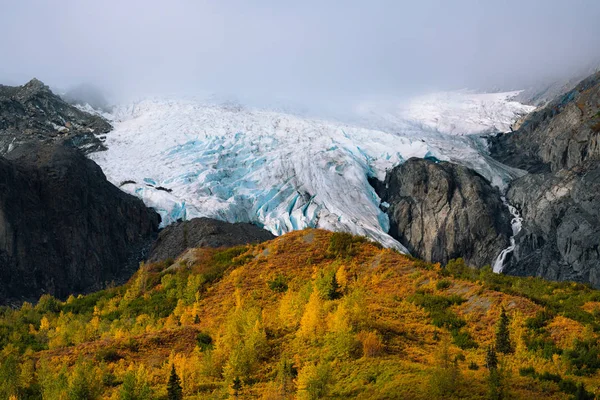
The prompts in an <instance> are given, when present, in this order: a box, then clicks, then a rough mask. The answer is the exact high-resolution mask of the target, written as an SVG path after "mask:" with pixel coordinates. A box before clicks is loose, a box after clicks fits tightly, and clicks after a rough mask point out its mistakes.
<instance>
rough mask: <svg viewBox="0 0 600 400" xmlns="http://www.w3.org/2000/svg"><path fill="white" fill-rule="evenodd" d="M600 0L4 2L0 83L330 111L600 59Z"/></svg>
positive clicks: (509, 84) (515, 81)
mask: <svg viewBox="0 0 600 400" xmlns="http://www.w3.org/2000/svg"><path fill="white" fill-rule="evenodd" d="M599 19H600V2H598V1H596V0H571V1H568V2H567V1H564V0H546V1H543V0H538V1H533V0H519V1H517V0H505V1H502V2H499V1H487V0H486V1H484V0H481V1H475V0H455V1H441V0H437V1H436V0H421V1H400V0H395V1H392V0H371V1H366V0H365V1H358V0H347V1H327V0H321V1H316V0H304V1H284V0H279V1H277V0H254V1H242V0H221V1H217V0H214V1H202V0H197V1H193V0H189V1H185V0H171V1H158V0H144V1H141V0H129V1H122V0H119V1H117V0H103V1H100V0H94V1H89V0H56V1H49V0H48V1H41V0H38V1H35V0H23V1H9V0H2V5H1V12H0V55H1V56H0V81H1V82H3V83H10V84H14V83H23V82H24V81H27V80H28V79H29V78H31V77H32V76H36V77H38V78H40V79H42V80H43V81H45V82H46V83H48V84H50V85H54V86H61V87H67V86H69V85H73V84H77V83H81V82H92V83H94V84H96V85H99V86H102V87H105V88H107V89H108V90H109V91H110V92H112V93H113V94H115V95H117V96H134V95H136V96H137V95H143V94H149V93H172V92H181V91H185V92H188V93H194V92H200V91H202V92H219V93H226V94H235V95H238V96H240V97H246V98H256V99H268V98H284V99H290V100H294V101H298V102H304V103H309V102H336V101H344V100H347V99H350V98H352V99H355V98H363V97H368V96H379V95H388V96H389V95H392V96H405V95H411V94H414V93H418V92H423V91H427V90H432V89H436V90H439V89H455V88H462V87H471V88H483V89H491V88H495V87H498V88H517V87H521V86H526V85H528V84H530V83H531V82H533V81H534V80H538V79H541V78H544V79H546V78H547V79H551V78H553V77H558V76H561V75H565V74H570V73H572V71H575V70H579V69H581V68H584V67H587V66H588V65H590V64H592V63H599V64H600V24H598V23H597V21H598V20H599Z"/></svg>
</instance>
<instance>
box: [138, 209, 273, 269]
mask: <svg viewBox="0 0 600 400" xmlns="http://www.w3.org/2000/svg"><path fill="white" fill-rule="evenodd" d="M274 238H275V236H274V235H273V234H272V233H271V232H269V231H267V230H265V229H262V228H260V227H258V226H256V225H252V224H247V223H235V224H231V223H228V222H223V221H218V220H216V219H211V218H194V219H191V220H189V221H179V222H175V223H174V224H171V225H169V226H167V227H166V228H165V229H163V230H162V231H161V232H160V234H159V235H158V239H157V240H156V242H155V243H154V245H153V247H152V250H151V251H150V255H149V257H148V261H150V262H155V261H160V260H167V259H173V258H176V257H178V256H179V255H180V254H181V253H183V252H184V251H185V250H187V249H188V248H195V247H230V246H237V245H242V244H248V243H260V242H265V241H267V240H271V239H274Z"/></svg>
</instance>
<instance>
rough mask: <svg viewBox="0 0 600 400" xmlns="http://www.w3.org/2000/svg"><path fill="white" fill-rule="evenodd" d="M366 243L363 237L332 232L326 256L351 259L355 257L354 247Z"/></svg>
mask: <svg viewBox="0 0 600 400" xmlns="http://www.w3.org/2000/svg"><path fill="white" fill-rule="evenodd" d="M366 241H367V238H365V237H361V236H353V235H351V234H349V233H346V232H334V233H333V234H332V235H331V237H330V238H329V247H328V248H327V256H328V257H330V258H337V257H352V256H354V255H356V250H355V248H356V246H355V245H357V244H360V243H365V242H366Z"/></svg>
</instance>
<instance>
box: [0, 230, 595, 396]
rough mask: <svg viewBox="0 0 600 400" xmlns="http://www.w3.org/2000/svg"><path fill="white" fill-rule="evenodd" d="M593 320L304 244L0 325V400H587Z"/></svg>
mask: <svg viewBox="0 0 600 400" xmlns="http://www.w3.org/2000/svg"><path fill="white" fill-rule="evenodd" d="M598 304H600V294H599V292H597V291H595V290H592V289H590V288H588V287H586V286H583V285H579V284H574V283H551V282H546V281H543V280H541V279H535V278H515V277H507V276H502V275H496V274H493V273H492V272H491V270H489V269H488V268H486V269H483V270H473V269H470V268H468V267H467V266H465V265H464V263H462V261H461V260H454V261H452V262H450V263H449V265H448V266H446V267H445V268H442V267H440V266H439V265H431V264H428V263H425V262H423V261H420V260H416V259H413V258H411V257H407V256H404V255H402V254H399V253H398V252H396V251H393V250H390V249H383V248H381V246H379V245H376V244H374V243H371V242H369V241H368V240H366V239H365V238H360V237H355V236H352V235H348V234H342V233H331V232H326V231H322V230H304V231H298V232H293V233H289V234H286V235H284V236H281V237H279V238H277V239H275V240H272V241H270V242H266V243H263V244H259V245H255V246H241V247H234V248H229V249H195V250H193V251H191V252H188V253H187V254H186V256H185V257H183V258H181V259H178V260H168V261H166V262H161V263H155V264H148V265H141V266H140V269H139V271H138V272H137V273H136V274H135V275H134V276H133V277H132V278H131V280H130V281H129V282H128V283H127V284H125V285H123V286H118V287H112V288H108V289H106V290H103V291H99V292H96V293H92V294H89V295H86V296H78V297H73V296H72V297H70V298H68V299H66V300H65V301H59V300H57V299H54V298H53V297H51V296H48V295H45V296H43V297H42V298H41V299H40V300H39V302H38V303H37V304H35V305H33V304H29V303H25V304H23V305H22V306H21V307H20V308H19V309H10V308H4V309H2V310H1V311H0V348H1V351H0V399H4V398H7V399H8V398H11V396H14V398H18V399H40V398H42V399H79V398H81V399H83V398H85V399H166V398H185V399H211V398H213V399H223V398H236V397H237V398H263V399H293V398H296V399H321V398H338V399H339V398H362V399H430V398H472V399H479V398H486V397H487V398H489V397H490V396H494V397H495V398H501V397H502V398H523V399H528V398H536V397H539V396H543V397H544V398H545V399H563V398H568V396H575V395H580V396H585V395H591V393H600V389H599V386H600V375H599V372H598V370H599V369H600V346H598V342H597V341H598V331H600V320H599V319H598V318H599V316H600V313H599V312H598V311H597V310H598V309H599V307H598ZM489 349H494V357H495V361H494V367H493V368H486V366H489V365H490V360H489V358H490V355H489V354H490V353H489ZM578 393H579V394H578Z"/></svg>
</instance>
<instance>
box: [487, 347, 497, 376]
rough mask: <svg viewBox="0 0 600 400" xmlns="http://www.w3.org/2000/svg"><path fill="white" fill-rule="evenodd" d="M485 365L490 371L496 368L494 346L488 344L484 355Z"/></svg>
mask: <svg viewBox="0 0 600 400" xmlns="http://www.w3.org/2000/svg"><path fill="white" fill-rule="evenodd" d="M485 367H486V368H487V369H489V370H490V371H491V370H495V369H498V356H497V355H496V349H495V348H494V346H490V347H488V349H487V353H486V355H485Z"/></svg>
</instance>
